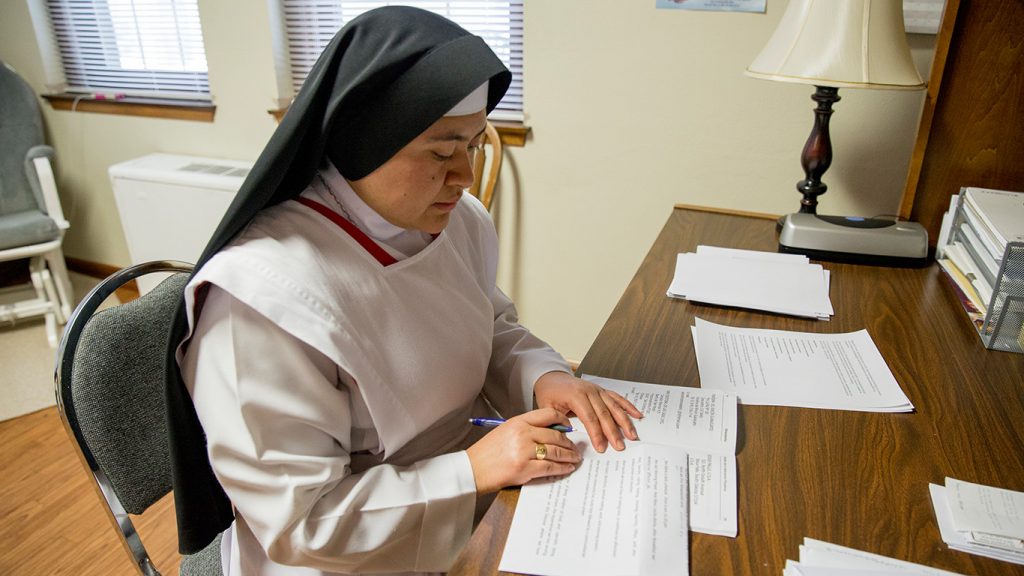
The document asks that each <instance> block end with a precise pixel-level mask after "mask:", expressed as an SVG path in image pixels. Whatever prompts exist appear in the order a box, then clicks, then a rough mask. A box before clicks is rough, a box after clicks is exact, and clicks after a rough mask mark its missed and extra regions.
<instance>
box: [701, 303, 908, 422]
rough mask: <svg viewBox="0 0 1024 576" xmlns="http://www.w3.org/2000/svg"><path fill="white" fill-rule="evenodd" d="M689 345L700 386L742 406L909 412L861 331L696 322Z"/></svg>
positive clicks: (875, 352) (879, 359) (880, 357)
mask: <svg viewBox="0 0 1024 576" xmlns="http://www.w3.org/2000/svg"><path fill="white" fill-rule="evenodd" d="M693 344H694V347H695V349H696V353H697V369H698V371H699V373H700V382H701V388H705V389H712V390H724V391H726V392H729V393H732V394H735V395H736V396H737V397H738V398H739V401H740V403H741V404H760V405H770V406H799V407H804V408H831V409H836V410H857V411H864V412H910V411H913V409H914V406H913V405H912V404H911V403H910V400H909V399H908V398H907V396H906V395H905V394H904V393H903V390H902V389H901V388H900V385H899V383H897V382H896V378H895V377H893V375H892V372H891V371H890V370H889V367H888V366H887V365H886V363H885V360H884V359H883V358H882V354H881V353H880V352H879V351H878V348H877V347H876V346H875V343H874V342H873V341H872V340H871V337H870V336H869V335H868V333H867V331H866V330H860V331H858V332H850V333H846V334H812V333H805V332H790V331H785V330H761V329H753V328H733V327H730V326H721V325H718V324H714V323H712V322H707V321H705V320H702V319H700V318H697V319H696V325H695V326H694V327H693Z"/></svg>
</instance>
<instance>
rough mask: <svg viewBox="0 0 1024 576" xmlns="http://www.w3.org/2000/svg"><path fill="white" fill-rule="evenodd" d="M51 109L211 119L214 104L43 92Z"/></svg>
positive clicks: (197, 119) (181, 118)
mask: <svg viewBox="0 0 1024 576" xmlns="http://www.w3.org/2000/svg"><path fill="white" fill-rule="evenodd" d="M43 98H45V99H46V101H47V102H49V103H50V106H51V107H53V109H54V110H68V111H72V112H98V113H100V114H118V115H122V116H148V117H150V118H170V119H174V120H193V121H196V122H213V115H214V113H215V112H216V111H217V107H216V106H214V105H213V104H210V103H207V102H193V101H188V100H170V99H167V100H161V99H158V98H122V99H120V100H96V99H94V98H91V97H89V96H83V95H81V94H72V93H68V92H62V93H59V94H43Z"/></svg>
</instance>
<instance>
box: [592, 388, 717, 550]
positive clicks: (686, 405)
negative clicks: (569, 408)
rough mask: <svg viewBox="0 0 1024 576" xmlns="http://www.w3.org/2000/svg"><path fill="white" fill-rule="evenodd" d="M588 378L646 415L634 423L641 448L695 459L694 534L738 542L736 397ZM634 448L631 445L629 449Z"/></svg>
mask: <svg viewBox="0 0 1024 576" xmlns="http://www.w3.org/2000/svg"><path fill="white" fill-rule="evenodd" d="M583 378H584V379H585V380H590V381H591V382H594V383H596V384H599V385H601V386H603V387H604V388H607V389H609V390H614V391H615V392H618V393H619V394H621V395H622V396H623V397H625V398H626V400H629V401H630V402H632V403H633V405H634V406H636V407H637V408H639V409H640V411H641V412H643V414H644V417H643V419H641V420H634V421H633V423H634V424H635V425H636V433H637V435H638V436H640V443H643V444H663V445H665V446H677V447H681V448H683V449H685V451H686V452H687V454H689V457H690V458H689V469H690V530H693V531H694V532H703V533H705V534H715V535H718V536H730V537H733V538H735V537H736V526H737V521H736V501H737V492H736V410H737V409H736V396H735V395H734V394H729V393H724V392H721V391H717V390H702V389H700V388H688V387H684V386H663V385H660V384H644V383H641V382H628V381H625V380H613V379H611V378H601V377H599V376H587V375H585V376H583ZM573 426H574V427H575V426H576V424H575V423H574V424H573ZM580 429H582V425H580ZM583 434H586V433H585V432H584V433H583ZM627 442H629V441H627ZM633 445H634V444H633V443H631V442H629V443H628V444H627V448H626V449H627V450H629V448H630V447H632V446H633Z"/></svg>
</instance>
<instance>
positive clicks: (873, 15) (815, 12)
mask: <svg viewBox="0 0 1024 576" xmlns="http://www.w3.org/2000/svg"><path fill="white" fill-rule="evenodd" d="M746 74H747V75H748V76H753V77H755V78H764V79H767V80H778V81H781V82H797V83H800V84H813V85H816V86H835V87H843V88H883V89H896V90H914V89H918V88H922V87H923V86H924V81H923V80H921V76H920V75H919V74H918V73H917V67H915V66H914V61H913V60H912V59H911V56H910V47H909V46H908V45H907V36H906V32H905V31H904V29H903V2H902V0H790V1H789V5H788V6H787V7H786V12H785V14H783V15H782V20H781V21H780V22H779V26H778V28H776V29H775V33H774V34H772V37H771V39H769V40H768V44H767V45H766V46H765V47H764V49H763V50H761V53H760V54H759V55H758V56H757V58H756V59H755V60H754V62H753V63H752V64H751V65H750V67H749V68H747V70H746Z"/></svg>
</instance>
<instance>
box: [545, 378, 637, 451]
mask: <svg viewBox="0 0 1024 576" xmlns="http://www.w3.org/2000/svg"><path fill="white" fill-rule="evenodd" d="M533 394H534V396H535V397H536V398H537V407H538V408H554V409H555V410H558V411H559V412H561V413H562V414H568V413H569V412H572V413H574V414H575V415H576V416H577V417H578V418H579V419H580V421H581V422H583V426H584V427H585V428H586V429H587V434H589V435H590V443H591V444H592V445H593V446H594V449H595V450H597V451H598V452H604V451H605V449H606V448H607V447H608V443H609V442H610V443H611V445H612V446H613V447H614V448H615V449H616V450H623V449H624V448H625V447H626V444H625V443H624V442H623V440H622V438H623V433H625V437H626V438H629V439H630V440H638V439H639V437H638V436H637V434H636V427H635V426H634V425H633V421H632V420H631V419H630V416H632V417H633V418H643V414H642V413H641V412H640V410H638V409H637V407H636V406H634V405H633V403H632V402H630V401H629V400H626V399H625V398H623V397H622V396H621V395H619V394H617V393H615V392H612V391H611V390H605V389H604V388H602V387H600V386H598V385H597V384H594V383H593V382H588V381H586V380H581V379H579V378H577V377H575V376H573V375H572V374H569V373H567V372H547V373H546V374H544V375H543V376H541V377H540V378H538V379H537V383H536V384H534V387H533Z"/></svg>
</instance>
